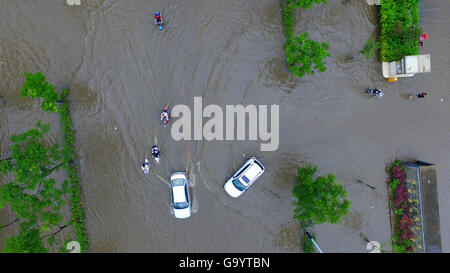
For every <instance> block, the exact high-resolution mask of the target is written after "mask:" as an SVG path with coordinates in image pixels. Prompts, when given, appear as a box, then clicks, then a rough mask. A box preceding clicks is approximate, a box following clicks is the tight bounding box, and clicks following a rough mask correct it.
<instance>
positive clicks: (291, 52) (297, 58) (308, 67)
mask: <svg viewBox="0 0 450 273" xmlns="http://www.w3.org/2000/svg"><path fill="white" fill-rule="evenodd" d="M328 48H329V45H328V43H318V42H316V41H313V40H311V39H310V38H309V35H308V33H307V32H305V33H302V34H300V36H298V37H295V38H294V39H293V40H292V41H288V42H287V43H286V61H287V63H288V65H289V71H290V72H292V73H294V75H296V76H297V77H303V76H304V75H305V74H307V73H308V74H311V75H313V74H314V70H318V71H320V72H325V71H326V70H327V68H326V67H325V64H324V62H323V59H324V58H325V57H330V56H331V55H330V53H328V52H327V49H328Z"/></svg>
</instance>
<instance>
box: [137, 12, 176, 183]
mask: <svg viewBox="0 0 450 273" xmlns="http://www.w3.org/2000/svg"><path fill="white" fill-rule="evenodd" d="M154 19H155V24H156V25H157V26H158V28H159V30H162V29H163V20H162V17H161V12H159V11H158V12H157V13H155V18H154ZM169 118H170V115H169V110H168V108H167V107H164V108H163V111H162V113H161V122H162V123H163V125H167V123H168V122H169ZM160 153H161V151H160V149H159V146H158V145H153V147H152V157H153V159H154V160H155V161H156V163H158V162H159V160H160ZM141 169H142V171H143V172H144V173H145V174H148V173H149V172H150V162H149V160H148V158H145V161H144V163H143V164H142V166H141Z"/></svg>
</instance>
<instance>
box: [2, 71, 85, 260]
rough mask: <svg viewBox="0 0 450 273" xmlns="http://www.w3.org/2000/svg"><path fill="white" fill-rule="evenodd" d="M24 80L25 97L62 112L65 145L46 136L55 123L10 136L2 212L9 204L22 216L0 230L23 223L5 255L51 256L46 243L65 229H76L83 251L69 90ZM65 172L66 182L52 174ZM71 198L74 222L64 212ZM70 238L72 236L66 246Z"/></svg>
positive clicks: (34, 78) (35, 78) (39, 78)
mask: <svg viewBox="0 0 450 273" xmlns="http://www.w3.org/2000/svg"><path fill="white" fill-rule="evenodd" d="M25 77H26V80H25V83H24V84H23V87H22V89H21V90H20V94H21V95H22V96H30V97H33V98H41V99H43V102H42V104H41V107H42V109H43V110H44V111H46V112H53V113H59V117H60V121H61V127H62V139H63V144H62V147H61V145H60V144H59V143H58V142H56V141H53V142H54V143H53V144H49V142H50V140H48V139H46V138H45V135H46V133H47V132H48V131H49V130H50V125H48V124H42V123H41V121H38V122H37V124H36V128H34V129H30V130H28V131H26V132H24V133H22V134H20V135H13V136H11V141H12V142H13V145H12V147H11V152H10V154H11V155H10V157H8V158H5V159H2V160H1V161H0V171H1V173H3V174H4V175H5V177H6V178H10V177H13V179H12V182H9V183H7V184H4V185H2V186H1V187H0V208H3V207H4V206H5V205H8V206H9V208H10V209H11V211H12V212H13V213H14V214H15V216H16V217H17V218H16V219H15V220H14V221H13V222H11V223H9V224H6V225H3V226H1V227H0V229H2V228H5V227H6V226H9V225H11V224H13V223H17V222H19V233H18V235H15V236H12V237H10V238H7V239H6V245H5V247H4V250H3V252H14V253H30V252H47V249H46V248H45V243H47V244H48V245H50V246H52V245H54V243H55V236H56V235H57V234H58V233H60V232H61V231H63V230H64V229H66V228H72V230H73V234H74V237H75V238H73V240H76V241H78V242H79V243H80V247H81V251H82V252H84V251H86V250H87V248H88V241H87V234H86V230H85V228H84V223H85V218H84V211H83V208H82V202H81V187H80V184H79V178H78V175H77V168H76V166H75V162H74V160H75V153H74V148H73V144H74V131H73V129H72V121H71V117H70V114H69V111H68V101H67V100H66V97H67V94H68V91H67V90H63V91H62V92H61V93H60V94H59V93H57V92H56V88H55V87H54V86H53V85H51V84H49V83H48V82H47V81H46V80H45V77H44V76H43V75H42V74H41V73H37V74H29V73H25ZM60 170H65V172H66V174H67V179H64V181H57V180H56V179H55V178H54V177H52V176H51V175H52V174H53V173H57V172H58V171H60ZM66 200H69V205H70V212H71V215H70V217H69V218H67V217H64V216H63V214H62V209H63V208H64V206H65V205H66V203H67V202H66ZM71 240H72V238H67V239H66V243H67V242H69V241H71ZM61 248H62V249H64V246H62V247H61Z"/></svg>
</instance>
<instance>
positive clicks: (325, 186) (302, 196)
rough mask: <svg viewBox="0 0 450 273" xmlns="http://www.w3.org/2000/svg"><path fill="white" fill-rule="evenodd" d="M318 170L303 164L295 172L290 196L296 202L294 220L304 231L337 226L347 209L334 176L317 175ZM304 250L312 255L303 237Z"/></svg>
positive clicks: (307, 242) (310, 245) (312, 250)
mask: <svg viewBox="0 0 450 273" xmlns="http://www.w3.org/2000/svg"><path fill="white" fill-rule="evenodd" d="M317 171H318V170H317V167H316V166H311V165H306V166H305V167H303V168H299V169H298V174H297V176H296V182H295V186H294V189H293V195H294V197H295V199H296V201H294V202H293V206H294V219H296V220H300V223H301V227H302V229H303V230H304V231H306V230H310V229H312V228H313V227H314V226H315V225H320V224H322V223H325V222H328V223H330V224H338V223H340V220H341V218H342V216H344V215H346V214H347V213H348V211H349V210H350V201H348V200H347V199H346V198H345V197H346V192H345V188H344V186H342V185H340V184H338V183H336V182H335V176H334V175H333V174H331V173H330V174H328V175H327V176H317V175H316V173H317ZM303 251H304V252H314V247H313V245H312V243H311V242H310V240H309V239H308V238H307V237H306V236H304V238H303Z"/></svg>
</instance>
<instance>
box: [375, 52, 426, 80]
mask: <svg viewBox="0 0 450 273" xmlns="http://www.w3.org/2000/svg"><path fill="white" fill-rule="evenodd" d="M382 68H383V77H385V78H387V79H395V80H396V79H397V78H401V77H412V76H414V75H415V74H416V73H428V72H431V61H430V54H425V55H412V56H405V57H404V58H402V59H401V60H398V61H394V62H383V63H382Z"/></svg>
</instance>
